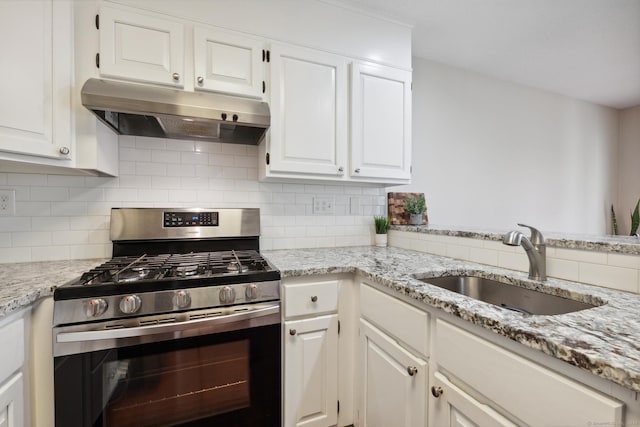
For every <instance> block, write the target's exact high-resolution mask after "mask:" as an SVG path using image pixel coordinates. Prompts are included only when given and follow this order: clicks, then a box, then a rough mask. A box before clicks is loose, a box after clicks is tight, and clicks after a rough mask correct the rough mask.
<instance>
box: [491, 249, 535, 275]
mask: <svg viewBox="0 0 640 427" xmlns="http://www.w3.org/2000/svg"><path fill="white" fill-rule="evenodd" d="M498 267H503V268H508V269H511V270H518V271H525V272H528V271H529V259H528V258H527V256H526V255H525V253H524V251H522V253H511V252H498Z"/></svg>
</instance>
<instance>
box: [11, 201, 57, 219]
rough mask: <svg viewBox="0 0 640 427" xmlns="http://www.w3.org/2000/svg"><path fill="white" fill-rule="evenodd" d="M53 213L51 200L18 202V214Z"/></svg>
mask: <svg viewBox="0 0 640 427" xmlns="http://www.w3.org/2000/svg"><path fill="white" fill-rule="evenodd" d="M49 215H51V202H16V216H19V217H32V216H36V217H40V216H49Z"/></svg>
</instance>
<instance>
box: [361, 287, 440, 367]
mask: <svg viewBox="0 0 640 427" xmlns="http://www.w3.org/2000/svg"><path fill="white" fill-rule="evenodd" d="M360 312H361V315H362V317H364V318H365V319H367V320H369V321H370V322H371V323H373V324H374V325H376V326H378V327H380V328H382V329H384V330H386V331H387V332H388V333H389V334H390V335H392V336H394V337H395V338H397V339H399V340H400V341H402V342H404V343H405V344H407V345H409V346H410V347H412V348H413V349H414V350H417V351H418V352H419V353H420V354H423V355H425V356H426V355H428V354H429V315H428V314H427V313H426V312H424V311H421V310H418V309H417V308H414V307H412V306H410V305H409V304H407V303H404V302H402V301H400V300H399V299H397V298H394V297H392V296H389V295H387V294H385V293H383V292H380V291H378V290H376V289H373V288H372V287H370V286H368V285H366V284H363V285H362V286H360Z"/></svg>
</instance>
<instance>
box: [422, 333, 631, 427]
mask: <svg viewBox="0 0 640 427" xmlns="http://www.w3.org/2000/svg"><path fill="white" fill-rule="evenodd" d="M436 329H437V332H436V343H435V348H436V349H437V355H436V359H437V363H438V365H439V366H440V369H444V370H446V371H448V372H450V373H451V375H452V377H457V378H458V379H460V380H461V381H462V382H463V383H465V384H467V385H468V386H470V387H472V388H473V389H475V390H476V391H478V392H479V393H481V394H482V395H483V396H484V397H486V399H487V401H488V402H493V403H495V404H496V405H498V406H500V407H502V408H504V409H505V410H506V411H508V412H509V413H511V414H513V415H514V416H516V417H517V418H519V419H520V420H522V421H523V422H524V423H526V424H527V425H534V426H535V425H547V426H548V425H554V426H577V425H582V426H584V425H592V424H593V425H595V424H603V425H604V424H607V425H621V423H622V407H623V405H622V403H620V402H618V401H615V400H613V399H610V398H608V397H606V396H604V395H602V394H600V393H597V392H595V391H594V390H592V389H590V388H588V387H586V386H584V385H582V384H580V383H577V382H575V381H573V380H570V379H569V378H566V377H564V376H562V375H559V374H556V373H555V372H553V371H551V370H549V369H547V368H544V367H543V366H540V365H538V364H536V363H533V362H531V361H529V360H527V359H525V358H523V357H520V356H518V355H516V354H514V353H511V352H510V351H507V350H505V349H503V348H501V347H498V346H497V345H494V344H491V343H489V342H487V341H485V340H483V339H481V338H479V337H477V336H475V335H472V334H470V333H469V332H466V331H464V330H462V329H460V328H458V327H456V326H453V325H451V324H449V323H447V322H444V321H442V320H438V321H437V326H436Z"/></svg>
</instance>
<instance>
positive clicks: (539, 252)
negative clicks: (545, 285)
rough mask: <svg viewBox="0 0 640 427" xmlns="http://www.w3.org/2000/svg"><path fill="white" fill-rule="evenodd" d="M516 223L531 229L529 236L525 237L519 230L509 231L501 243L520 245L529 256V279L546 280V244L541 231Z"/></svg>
mask: <svg viewBox="0 0 640 427" xmlns="http://www.w3.org/2000/svg"><path fill="white" fill-rule="evenodd" d="M518 225H519V226H521V227H527V228H529V229H531V238H530V239H529V238H527V237H526V236H525V235H524V234H522V233H521V232H520V231H510V232H508V233H507V234H505V235H504V237H503V239H502V243H504V244H505V245H509V246H522V248H523V249H524V251H525V253H526V254H527V257H528V258H529V279H533V280H540V281H544V280H547V257H546V254H547V245H546V243H545V241H544V237H543V236H542V233H540V231H538V230H537V229H535V228H533V227H531V226H529V225H525V224H518Z"/></svg>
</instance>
